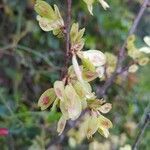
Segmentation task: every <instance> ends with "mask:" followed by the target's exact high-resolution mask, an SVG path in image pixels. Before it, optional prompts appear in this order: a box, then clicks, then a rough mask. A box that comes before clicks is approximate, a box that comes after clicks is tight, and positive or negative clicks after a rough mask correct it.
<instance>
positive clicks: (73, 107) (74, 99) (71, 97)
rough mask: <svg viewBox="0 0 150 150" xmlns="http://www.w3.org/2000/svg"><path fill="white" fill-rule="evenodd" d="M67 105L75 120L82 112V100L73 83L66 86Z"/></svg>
mask: <svg viewBox="0 0 150 150" xmlns="http://www.w3.org/2000/svg"><path fill="white" fill-rule="evenodd" d="M65 94H66V98H67V100H66V105H67V110H68V114H69V117H70V119H72V120H75V119H77V118H78V117H79V116H80V114H81V110H82V108H81V100H80V98H79V96H78V95H77V93H76V91H75V89H74V88H73V86H72V85H71V84H69V85H67V86H66V87H65Z"/></svg>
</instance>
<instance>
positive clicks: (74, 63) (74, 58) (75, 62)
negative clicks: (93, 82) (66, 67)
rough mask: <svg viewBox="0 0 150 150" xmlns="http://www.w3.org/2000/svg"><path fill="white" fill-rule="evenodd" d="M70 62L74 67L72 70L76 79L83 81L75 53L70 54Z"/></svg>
mask: <svg viewBox="0 0 150 150" xmlns="http://www.w3.org/2000/svg"><path fill="white" fill-rule="evenodd" d="M72 64H73V68H74V71H75V74H76V76H77V78H78V80H79V81H80V82H81V83H83V78H82V72H81V69H80V66H79V64H78V61H77V58H76V55H75V54H74V55H73V56H72Z"/></svg>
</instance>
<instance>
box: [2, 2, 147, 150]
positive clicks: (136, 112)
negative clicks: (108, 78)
mask: <svg viewBox="0 0 150 150" xmlns="http://www.w3.org/2000/svg"><path fill="white" fill-rule="evenodd" d="M47 2H49V3H50V4H51V5H53V4H57V5H58V7H59V8H60V10H61V13H62V16H63V17H64V19H65V17H66V16H65V14H66V13H65V11H66V1H65V0H64V1H62V0H47ZM107 2H108V3H109V5H110V9H109V10H108V11H104V10H103V9H102V7H101V6H100V5H98V4H96V3H95V5H94V16H91V15H90V14H89V12H88V10H87V8H86V5H85V3H84V2H83V1H81V0H73V8H72V23H73V22H79V24H80V27H85V28H86V32H85V36H84V37H85V50H86V49H99V50H101V51H103V52H106V51H109V52H111V53H114V54H117V51H118V49H119V47H120V46H121V44H122V43H123V41H124V40H125V39H126V36H127V34H128V31H129V29H130V27H131V25H132V22H133V19H134V17H135V15H136V14H137V12H138V10H139V8H140V5H141V2H142V0H141V1H140V0H124V1H122V0H108V1H107ZM34 3H35V0H1V1H0V128H4V127H5V128H8V129H9V131H10V135H9V136H7V137H0V150H7V149H9V150H28V149H29V150H44V147H45V145H46V144H47V143H48V142H50V140H51V139H53V138H54V137H56V136H57V132H56V124H57V121H58V119H59V117H60V114H59V112H51V111H50V110H47V111H44V112H41V111H40V110H39V108H38V107H37V101H38V98H39V96H40V95H41V94H42V92H43V91H45V90H46V89H47V88H49V87H52V86H53V83H54V81H55V80H57V79H59V78H60V72H61V68H62V67H63V66H64V61H65V60H64V57H63V56H64V53H65V44H64V41H63V40H59V39H57V38H56V37H55V36H53V35H52V33H47V32H43V31H42V30H41V29H40V27H39V26H38V22H37V21H36V13H35V11H34V8H33V7H34ZM146 35H150V9H149V8H148V9H147V10H146V11H145V13H144V16H143V18H142V20H141V22H140V24H139V26H138V28H137V31H136V36H137V43H136V44H137V46H139V47H140V46H142V45H144V43H143V40H142V39H143V37H144V36H146ZM149 74H150V67H149V65H147V66H145V67H142V68H140V69H139V71H138V72H137V74H131V75H130V76H129V77H128V79H127V80H126V81H125V82H124V84H123V86H119V85H117V84H114V85H113V87H112V88H111V89H109V91H108V94H109V96H108V101H109V102H111V103H112V104H113V109H112V111H111V112H110V113H109V118H110V120H112V122H113V124H114V127H113V129H111V130H110V133H111V135H110V137H109V138H108V139H104V138H103V137H101V136H100V135H95V136H94V139H96V140H97V141H98V142H99V143H101V144H102V147H101V148H100V150H103V149H104V150H117V149H119V148H120V147H121V146H124V145H126V144H130V145H132V144H133V143H134V141H135V137H136V136H137V133H138V131H139V128H140V127H141V124H142V122H143V120H144V113H145V112H148V111H149V110H150V102H149V101H150V77H149ZM99 84H102V83H100V82H99V81H95V82H93V85H94V86H93V87H96V86H97V85H99ZM149 129H150V128H149V126H148V128H147V129H146V131H145V133H144V136H143V138H142V141H141V143H140V147H139V149H140V150H149V147H150V144H149V143H148V142H149V141H150V132H149V131H150V130H149ZM67 139H68V138H66V140H65V141H63V143H61V144H60V145H57V147H53V148H54V150H55V149H56V150H57V149H58V150H59V149H65V150H66V149H69V150H70V149H81V150H82V149H83V150H87V149H88V147H89V145H90V143H91V142H92V140H90V141H88V140H86V139H85V140H84V141H82V142H81V143H80V144H79V145H76V147H74V148H73V144H72V143H71V142H68V140H67ZM51 149H52V148H51ZM93 150H94V149H93ZM97 150H99V149H97Z"/></svg>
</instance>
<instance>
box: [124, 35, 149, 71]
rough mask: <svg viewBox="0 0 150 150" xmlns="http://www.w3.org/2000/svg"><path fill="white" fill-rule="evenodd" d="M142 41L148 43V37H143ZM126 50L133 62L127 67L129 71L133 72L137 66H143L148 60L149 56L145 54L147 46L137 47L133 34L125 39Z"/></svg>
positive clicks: (147, 49)
mask: <svg viewBox="0 0 150 150" xmlns="http://www.w3.org/2000/svg"><path fill="white" fill-rule="evenodd" d="M144 41H145V42H146V43H147V44H149V42H148V41H149V38H148V37H145V38H144ZM127 50H128V56H130V58H132V59H133V61H134V64H133V65H131V66H130V67H129V70H128V71H129V72H131V73H134V72H136V71H137V70H138V68H139V67H138V66H139V65H140V66H145V65H146V64H147V63H148V62H149V57H148V56H147V54H148V51H149V47H142V48H140V49H138V48H137V47H136V46H135V36H134V35H131V36H129V38H128V40H127Z"/></svg>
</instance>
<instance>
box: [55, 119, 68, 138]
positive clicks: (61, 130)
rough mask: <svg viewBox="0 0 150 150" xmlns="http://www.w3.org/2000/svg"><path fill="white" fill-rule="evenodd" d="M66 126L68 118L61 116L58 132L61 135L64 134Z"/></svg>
mask: <svg viewBox="0 0 150 150" xmlns="http://www.w3.org/2000/svg"><path fill="white" fill-rule="evenodd" d="M65 126H66V118H65V117H64V116H61V118H60V119H59V121H58V124H57V132H58V133H59V135H61V134H62V132H63V131H64V129H65Z"/></svg>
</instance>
